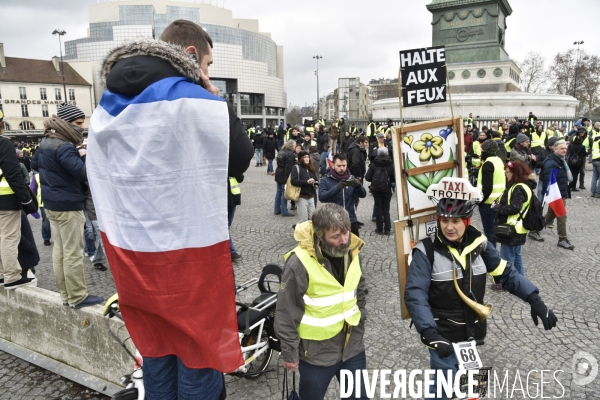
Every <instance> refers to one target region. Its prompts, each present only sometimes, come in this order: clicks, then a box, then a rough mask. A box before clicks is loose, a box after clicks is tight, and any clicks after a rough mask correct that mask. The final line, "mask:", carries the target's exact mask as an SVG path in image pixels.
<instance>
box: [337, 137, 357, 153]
mask: <svg viewBox="0 0 600 400" xmlns="http://www.w3.org/2000/svg"><path fill="white" fill-rule="evenodd" d="M340 137H341V139H340V144H341V145H342V147H341V152H342V153H343V154H346V153H347V152H348V146H350V144H351V143H354V138H353V137H352V135H350V136H346V135H345V133H344V135H343V136H342V135H340Z"/></svg>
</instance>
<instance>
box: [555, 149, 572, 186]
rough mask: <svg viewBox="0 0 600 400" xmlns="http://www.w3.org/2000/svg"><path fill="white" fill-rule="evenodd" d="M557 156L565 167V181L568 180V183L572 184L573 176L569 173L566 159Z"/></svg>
mask: <svg viewBox="0 0 600 400" xmlns="http://www.w3.org/2000/svg"><path fill="white" fill-rule="evenodd" d="M557 156H558V158H560V159H561V160H562V162H563V165H564V166H565V170H566V171H567V179H569V182H573V174H572V173H571V168H569V165H568V164H567V158H566V157H561V156H559V155H558V154H557Z"/></svg>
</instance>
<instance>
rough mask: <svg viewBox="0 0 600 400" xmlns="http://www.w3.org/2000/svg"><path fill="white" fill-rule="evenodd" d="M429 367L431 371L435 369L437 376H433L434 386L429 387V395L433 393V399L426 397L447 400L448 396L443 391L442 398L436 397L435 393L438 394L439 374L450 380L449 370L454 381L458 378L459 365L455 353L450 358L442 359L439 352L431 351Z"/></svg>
mask: <svg viewBox="0 0 600 400" xmlns="http://www.w3.org/2000/svg"><path fill="white" fill-rule="evenodd" d="M429 366H430V368H431V369H435V370H436V371H435V375H434V376H433V381H434V382H436V383H434V384H433V385H432V386H429V393H432V394H433V395H434V396H433V397H426V398H427V399H442V400H446V399H447V397H446V394H445V393H444V391H443V390H442V396H441V397H436V396H435V393H437V374H444V376H445V377H446V379H448V370H452V379H454V377H455V376H456V371H458V364H457V362H456V356H455V355H454V353H452V354H450V355H449V356H448V357H445V358H441V357H440V356H439V355H438V353H437V351H435V350H432V349H429Z"/></svg>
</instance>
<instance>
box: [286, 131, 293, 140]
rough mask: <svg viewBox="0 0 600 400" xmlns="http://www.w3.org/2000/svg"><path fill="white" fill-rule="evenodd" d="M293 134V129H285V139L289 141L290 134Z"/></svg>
mask: <svg viewBox="0 0 600 400" xmlns="http://www.w3.org/2000/svg"><path fill="white" fill-rule="evenodd" d="M291 134H292V129H291V128H290V129H287V130H286V131H285V141H286V142H287V141H288V140H290V135H291Z"/></svg>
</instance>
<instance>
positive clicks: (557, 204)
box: [544, 168, 567, 217]
mask: <svg viewBox="0 0 600 400" xmlns="http://www.w3.org/2000/svg"><path fill="white" fill-rule="evenodd" d="M556 175H558V169H557V168H553V169H552V172H551V173H550V181H548V187H547V188H546V197H545V198H544V201H545V202H546V204H548V207H550V208H551V209H552V211H554V214H555V215H556V216H557V217H564V216H565V215H567V209H566V208H565V203H564V201H563V198H562V195H561V194H560V189H559V188H558V183H556Z"/></svg>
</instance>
